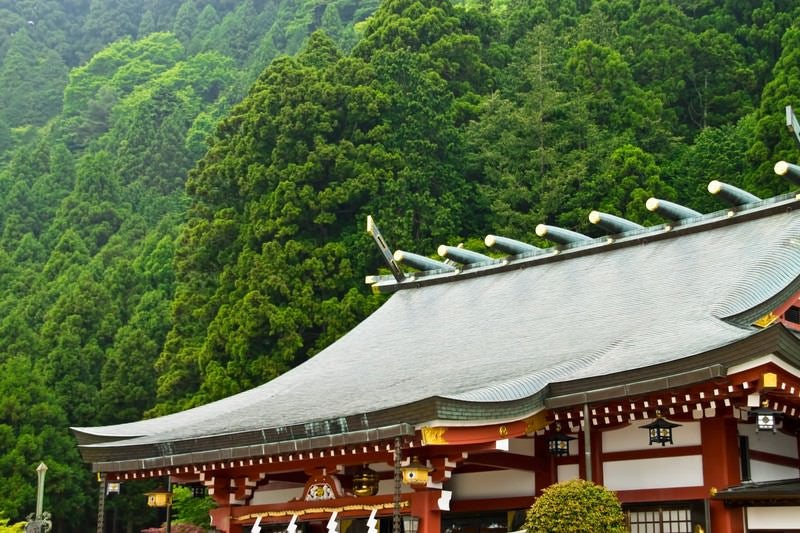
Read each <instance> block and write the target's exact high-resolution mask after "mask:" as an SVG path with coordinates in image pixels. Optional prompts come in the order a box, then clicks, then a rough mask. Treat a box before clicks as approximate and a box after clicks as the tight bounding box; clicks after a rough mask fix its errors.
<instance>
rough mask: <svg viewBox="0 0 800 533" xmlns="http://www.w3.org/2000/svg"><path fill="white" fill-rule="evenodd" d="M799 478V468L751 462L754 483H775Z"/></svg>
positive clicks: (751, 475)
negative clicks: (780, 480) (779, 480)
mask: <svg viewBox="0 0 800 533" xmlns="http://www.w3.org/2000/svg"><path fill="white" fill-rule="evenodd" d="M799 476H800V469H799V468H797V467H791V466H783V465H776V464H772V463H765V462H763V461H754V460H752V459H751V460H750V478H751V480H752V481H775V480H778V479H793V478H797V477H799Z"/></svg>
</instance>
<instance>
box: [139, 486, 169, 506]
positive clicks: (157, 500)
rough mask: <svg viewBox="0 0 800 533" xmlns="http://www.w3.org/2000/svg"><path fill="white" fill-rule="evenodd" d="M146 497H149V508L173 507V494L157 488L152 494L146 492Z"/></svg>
mask: <svg viewBox="0 0 800 533" xmlns="http://www.w3.org/2000/svg"><path fill="white" fill-rule="evenodd" d="M144 495H145V496H147V505H148V507H169V506H170V505H172V492H171V491H169V490H167V489H163V488H157V489H156V490H154V491H151V492H145V493H144Z"/></svg>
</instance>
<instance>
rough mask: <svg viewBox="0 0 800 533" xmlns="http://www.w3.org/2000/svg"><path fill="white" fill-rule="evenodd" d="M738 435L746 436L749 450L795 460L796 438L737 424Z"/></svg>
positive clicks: (754, 426)
mask: <svg viewBox="0 0 800 533" xmlns="http://www.w3.org/2000/svg"><path fill="white" fill-rule="evenodd" d="M737 429H738V431H739V435H743V436H747V437H749V440H750V449H751V450H758V451H760V452H769V453H774V454H777V455H783V456H784V457H794V458H795V459H797V457H798V451H797V437H794V436H790V435H787V434H785V433H782V432H780V431H777V432H775V433H773V432H771V431H758V432H757V431H756V425H755V424H738V426H737Z"/></svg>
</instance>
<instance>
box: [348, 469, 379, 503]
mask: <svg viewBox="0 0 800 533" xmlns="http://www.w3.org/2000/svg"><path fill="white" fill-rule="evenodd" d="M379 481H380V478H379V477H378V473H377V472H375V471H374V470H372V469H371V468H370V467H368V466H367V465H364V466H362V467H361V468H359V469H358V471H357V472H356V473H355V474H353V494H355V495H356V496H374V495H376V494H377V493H378V482H379Z"/></svg>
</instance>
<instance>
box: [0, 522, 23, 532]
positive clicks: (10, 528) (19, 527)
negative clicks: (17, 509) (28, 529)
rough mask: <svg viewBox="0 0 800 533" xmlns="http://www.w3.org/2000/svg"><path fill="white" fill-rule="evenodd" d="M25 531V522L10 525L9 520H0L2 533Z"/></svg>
mask: <svg viewBox="0 0 800 533" xmlns="http://www.w3.org/2000/svg"><path fill="white" fill-rule="evenodd" d="M23 531H25V522H16V523H14V524H9V519H8V518H0V533H22V532H23Z"/></svg>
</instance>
